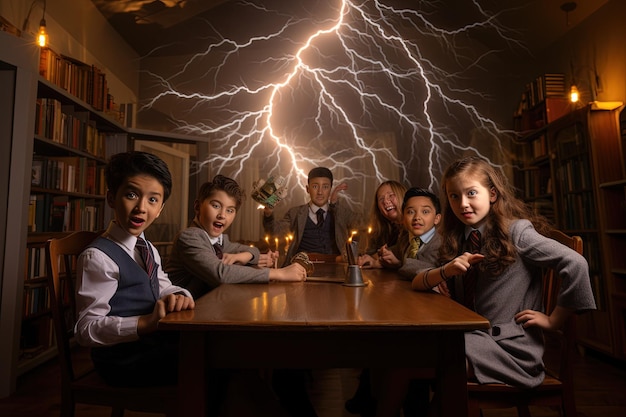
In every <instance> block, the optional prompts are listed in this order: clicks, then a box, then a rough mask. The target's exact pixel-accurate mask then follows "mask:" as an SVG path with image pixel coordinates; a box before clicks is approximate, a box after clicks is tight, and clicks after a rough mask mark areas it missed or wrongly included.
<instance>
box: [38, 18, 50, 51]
mask: <svg viewBox="0 0 626 417" xmlns="http://www.w3.org/2000/svg"><path fill="white" fill-rule="evenodd" d="M37 45H39V46H41V47H42V48H45V47H46V46H48V32H46V19H43V18H42V19H41V21H40V22H39V32H37Z"/></svg>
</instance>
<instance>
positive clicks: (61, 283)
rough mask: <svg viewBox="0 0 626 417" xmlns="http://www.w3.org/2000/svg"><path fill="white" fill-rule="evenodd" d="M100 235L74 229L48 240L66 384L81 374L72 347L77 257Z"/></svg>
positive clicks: (53, 302) (52, 299)
mask: <svg viewBox="0 0 626 417" xmlns="http://www.w3.org/2000/svg"><path fill="white" fill-rule="evenodd" d="M98 235H99V233H97V232H82V231H81V232H74V233H72V234H70V235H68V236H65V237H62V238H58V239H50V240H48V242H47V243H46V260H47V267H48V288H49V291H50V308H51V310H52V317H53V321H54V330H55V333H56V342H57V349H58V351H59V359H60V360H59V362H60V364H61V378H62V382H64V383H67V382H72V381H74V379H75V378H76V377H77V373H76V369H75V367H74V364H73V361H72V356H71V350H70V341H71V339H72V337H73V336H74V324H75V323H76V303H75V295H74V289H75V284H76V259H77V258H78V255H80V253H81V252H82V251H83V250H84V249H85V248H86V247H87V246H88V245H89V244H90V243H91V242H92V241H93V240H94V239H95V238H96V237H98Z"/></svg>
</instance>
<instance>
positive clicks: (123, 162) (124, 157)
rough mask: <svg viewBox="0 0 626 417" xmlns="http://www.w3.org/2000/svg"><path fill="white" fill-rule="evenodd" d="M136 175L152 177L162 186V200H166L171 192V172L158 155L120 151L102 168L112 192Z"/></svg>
mask: <svg viewBox="0 0 626 417" xmlns="http://www.w3.org/2000/svg"><path fill="white" fill-rule="evenodd" d="M136 175H149V176H151V177H154V178H155V179H156V180H157V181H158V182H159V183H160V184H161V185H162V186H163V202H164V203H165V202H166V201H167V199H168V198H169V196H170V194H171V193H172V174H171V173H170V169H169V168H168V166H167V164H166V163H165V162H164V161H163V160H162V159H161V158H159V157H158V156H156V155H154V154H151V153H148V152H140V151H129V152H122V153H118V154H115V155H113V156H111V158H110V159H109V163H108V164H107V166H106V168H105V169H104V176H105V178H106V182H107V188H108V189H109V191H110V192H111V193H113V194H116V193H117V190H118V189H119V188H120V186H121V185H122V183H123V182H124V181H126V179H128V178H129V177H134V176H136Z"/></svg>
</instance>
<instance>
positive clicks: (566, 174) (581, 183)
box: [557, 158, 591, 192]
mask: <svg viewBox="0 0 626 417" xmlns="http://www.w3.org/2000/svg"><path fill="white" fill-rule="evenodd" d="M590 172H591V171H590V167H589V159H587V158H582V159H570V160H568V161H566V162H565V163H564V164H563V165H561V166H560V167H559V168H558V169H557V175H558V178H559V183H560V184H561V187H562V189H563V191H565V192H577V191H585V190H589V189H591V178H590Z"/></svg>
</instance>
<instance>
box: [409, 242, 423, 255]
mask: <svg viewBox="0 0 626 417" xmlns="http://www.w3.org/2000/svg"><path fill="white" fill-rule="evenodd" d="M421 244H422V240H421V239H420V238H419V237H416V238H413V239H411V245H410V246H409V254H408V256H407V258H415V256H416V255H417V251H418V250H419V249H420V245H421Z"/></svg>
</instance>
